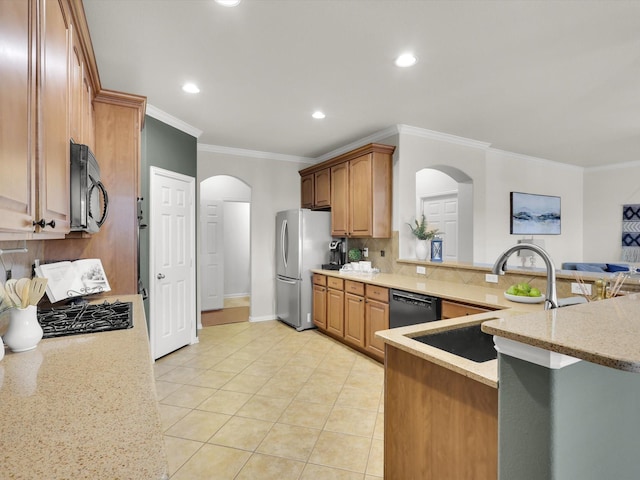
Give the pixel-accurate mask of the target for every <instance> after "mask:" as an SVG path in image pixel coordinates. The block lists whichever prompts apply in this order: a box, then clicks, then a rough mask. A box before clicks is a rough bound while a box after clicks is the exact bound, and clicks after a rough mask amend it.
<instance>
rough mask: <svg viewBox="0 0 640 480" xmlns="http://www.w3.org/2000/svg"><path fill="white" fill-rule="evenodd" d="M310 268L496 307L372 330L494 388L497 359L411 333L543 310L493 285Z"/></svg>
mask: <svg viewBox="0 0 640 480" xmlns="http://www.w3.org/2000/svg"><path fill="white" fill-rule="evenodd" d="M312 272H314V273H321V274H323V275H327V276H333V277H339V278H344V279H346V280H354V281H358V282H364V283H371V284H374V285H379V286H382V287H387V288H397V289H399V290H405V291H410V292H415V293H424V294H428V295H434V296H436V297H440V298H443V299H447V300H452V301H456V302H462V303H467V304H471V305H479V306H483V307H487V308H493V309H496V310H495V311H493V312H486V313H479V314H475V315H468V316H466V317H460V318H451V319H447V320H439V321H435V322H428V323H421V324H418V325H411V326H408V327H401V328H393V329H390V330H381V331H378V332H376V336H378V337H379V338H381V339H383V340H384V342H385V343H387V344H389V345H392V346H394V347H396V348H399V349H401V350H404V351H405V352H407V353H411V354H413V355H416V356H418V357H420V358H423V359H424V360H427V361H430V362H433V363H435V364H437V365H440V366H442V367H444V368H447V369H449V370H452V371H454V372H457V373H460V374H461V375H464V376H466V377H469V378H472V379H474V380H476V381H478V382H481V383H484V384H485V385H489V386H490V387H494V388H497V386H498V361H497V360H490V361H488V362H483V363H478V362H474V361H471V360H467V359H466V358H463V357H459V356H457V355H453V354H451V353H449V352H445V351H444V350H440V349H438V348H435V347H431V346H429V345H425V344H424V343H421V342H418V341H416V340H413V337H419V336H421V335H427V334H429V333H438V332H441V331H444V330H450V329H452V328H459V327H464V326H469V325H476V324H479V323H482V322H485V321H487V320H490V319H494V318H510V317H513V316H516V315H523V314H526V313H531V312H543V311H544V310H543V309H544V305H543V304H542V303H539V304H524V303H515V302H511V301H509V300H507V299H505V298H504V295H503V294H502V291H500V290H498V289H497V288H490V287H481V286H475V285H463V284H460V283H455V282H443V281H437V280H431V279H428V278H424V279H422V278H419V277H410V276H406V275H395V274H389V273H377V274H371V275H369V274H364V275H363V274H347V273H340V272H338V271H335V270H312Z"/></svg>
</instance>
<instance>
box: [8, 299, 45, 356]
mask: <svg viewBox="0 0 640 480" xmlns="http://www.w3.org/2000/svg"><path fill="white" fill-rule="evenodd" d="M37 311H38V307H36V306H35V305H29V306H28V307H27V308H12V309H9V310H7V311H6V312H5V314H6V315H9V328H8V329H7V333H5V334H4V336H3V337H2V339H3V340H4V343H6V345H7V346H8V347H9V348H10V349H11V351H12V352H26V351H27V350H31V349H33V348H36V346H37V345H38V342H40V340H42V333H43V332H42V327H41V326H40V324H39V323H38V315H37Z"/></svg>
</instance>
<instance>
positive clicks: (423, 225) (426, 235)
mask: <svg viewBox="0 0 640 480" xmlns="http://www.w3.org/2000/svg"><path fill="white" fill-rule="evenodd" d="M415 224H416V226H415V227H414V226H413V225H411V224H410V223H407V225H409V228H410V229H411V233H412V234H413V235H414V236H415V237H416V238H417V239H418V240H432V239H433V238H434V237H435V236H436V235H438V234H439V233H440V230H438V229H437V228H434V229H433V230H427V220H426V218H425V217H424V213H423V214H422V218H421V219H420V222H418V219H416V220H415Z"/></svg>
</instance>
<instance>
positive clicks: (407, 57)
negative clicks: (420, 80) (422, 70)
mask: <svg viewBox="0 0 640 480" xmlns="http://www.w3.org/2000/svg"><path fill="white" fill-rule="evenodd" d="M417 61H418V59H417V58H416V57H415V56H414V55H413V53H403V54H402V55H400V56H399V57H398V58H396V65H397V66H398V67H411V66H413V65H415V64H416V62H417Z"/></svg>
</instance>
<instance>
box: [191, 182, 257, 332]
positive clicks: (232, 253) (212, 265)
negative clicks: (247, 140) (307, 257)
mask: <svg viewBox="0 0 640 480" xmlns="http://www.w3.org/2000/svg"><path fill="white" fill-rule="evenodd" d="M250 243H251V187H250V186H249V185H247V184H246V183H245V182H243V181H242V180H239V179H238V178H236V177H232V176H229V175H215V176H213V177H209V178H207V179H205V180H203V181H202V182H201V183H200V258H199V263H200V299H201V301H200V305H201V312H202V313H201V315H202V325H203V326H210V325H220V324H224V323H236V322H244V321H248V320H249V316H250V298H251V253H250V252H251V248H250V247H251V245H250Z"/></svg>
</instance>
